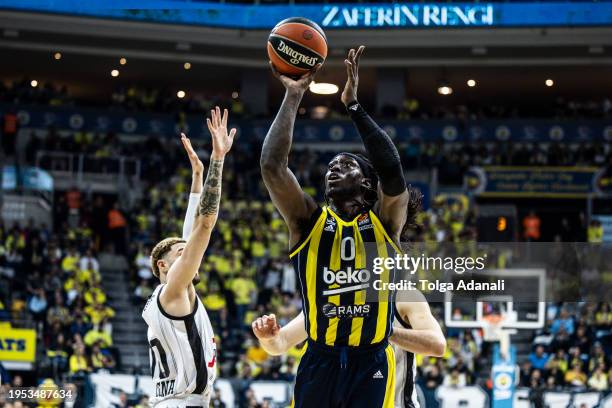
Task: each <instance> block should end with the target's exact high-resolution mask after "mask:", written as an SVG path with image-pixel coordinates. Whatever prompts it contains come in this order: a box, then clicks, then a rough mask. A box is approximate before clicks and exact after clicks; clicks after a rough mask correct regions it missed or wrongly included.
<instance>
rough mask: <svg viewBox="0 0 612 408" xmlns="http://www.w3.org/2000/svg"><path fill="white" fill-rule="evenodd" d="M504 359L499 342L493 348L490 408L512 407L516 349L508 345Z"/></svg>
mask: <svg viewBox="0 0 612 408" xmlns="http://www.w3.org/2000/svg"><path fill="white" fill-rule="evenodd" d="M508 354H509V355H508V356H506V358H505V359H504V358H503V357H502V355H501V353H500V349H499V344H496V345H495V347H494V348H493V369H492V375H491V377H492V378H493V403H492V404H491V407H492V408H512V405H513V400H514V388H515V383H516V349H515V347H514V346H510V351H509V353H508Z"/></svg>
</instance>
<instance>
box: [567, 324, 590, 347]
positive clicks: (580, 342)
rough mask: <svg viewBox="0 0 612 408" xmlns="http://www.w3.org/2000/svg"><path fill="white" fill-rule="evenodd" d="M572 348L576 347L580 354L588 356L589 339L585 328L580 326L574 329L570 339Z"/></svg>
mask: <svg viewBox="0 0 612 408" xmlns="http://www.w3.org/2000/svg"><path fill="white" fill-rule="evenodd" d="M572 346H573V347H578V348H579V349H580V353H581V354H588V353H589V352H590V351H591V339H590V337H589V336H588V335H587V328H586V326H585V325H583V324H581V325H579V326H578V328H577V329H576V333H574V336H573V338H572Z"/></svg>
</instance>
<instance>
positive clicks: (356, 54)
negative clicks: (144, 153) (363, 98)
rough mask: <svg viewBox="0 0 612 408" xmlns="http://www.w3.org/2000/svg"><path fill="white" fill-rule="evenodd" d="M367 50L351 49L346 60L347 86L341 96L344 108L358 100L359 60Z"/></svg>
mask: <svg viewBox="0 0 612 408" xmlns="http://www.w3.org/2000/svg"><path fill="white" fill-rule="evenodd" d="M364 50H365V46H363V45H361V46H359V48H358V49H357V51H355V49H354V48H351V49H350V51H349V53H348V56H347V57H346V59H345V60H344V66H346V76H347V78H346V84H345V85H344V90H343V91H342V95H341V96H340V100H341V101H342V103H343V104H344V106H348V105H349V103H351V102H353V101H356V100H357V87H358V86H359V58H361V54H363V51H364Z"/></svg>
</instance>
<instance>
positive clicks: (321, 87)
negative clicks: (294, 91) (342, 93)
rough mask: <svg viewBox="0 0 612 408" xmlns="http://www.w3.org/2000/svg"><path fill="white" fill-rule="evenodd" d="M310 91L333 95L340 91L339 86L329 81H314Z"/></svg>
mask: <svg viewBox="0 0 612 408" xmlns="http://www.w3.org/2000/svg"><path fill="white" fill-rule="evenodd" d="M309 88H310V92H312V93H315V94H319V95H333V94H335V93H337V92H338V86H337V85H334V84H330V83H327V82H314V81H313V82H312V83H311V84H310V87H309Z"/></svg>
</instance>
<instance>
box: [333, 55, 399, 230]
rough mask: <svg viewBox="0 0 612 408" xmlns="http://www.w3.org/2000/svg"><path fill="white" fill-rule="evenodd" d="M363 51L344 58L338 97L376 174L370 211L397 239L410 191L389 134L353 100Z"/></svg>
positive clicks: (355, 97) (355, 94) (355, 99)
mask: <svg viewBox="0 0 612 408" xmlns="http://www.w3.org/2000/svg"><path fill="white" fill-rule="evenodd" d="M364 50H365V47H364V46H363V45H362V46H360V47H359V48H358V49H357V51H355V50H354V49H351V50H350V51H349V54H348V57H347V58H346V59H345V60H344V65H345V66H346V73H347V81H346V85H345V86H344V91H343V92H342V96H341V99H342V103H344V106H346V109H347V112H348V114H349V116H350V117H351V119H352V120H353V123H354V124H355V127H356V128H357V131H358V133H359V136H360V137H361V140H362V141H363V145H364V147H365V149H366V151H367V153H368V156H369V159H370V162H371V163H372V167H373V168H374V170H375V171H376V174H377V176H378V183H379V186H378V189H379V194H378V196H379V199H378V202H377V203H376V205H375V207H374V210H375V211H376V212H377V213H378V215H379V216H380V218H381V221H382V222H383V223H384V224H385V226H386V227H387V228H388V229H389V234H390V235H391V237H392V238H393V239H394V240H395V241H396V242H399V238H400V234H401V232H402V229H403V227H404V224H405V223H406V218H407V210H408V202H409V199H410V194H409V192H408V189H407V188H406V181H405V179H404V171H403V169H402V163H401V161H400V156H399V152H398V151H397V148H396V147H395V145H394V144H393V141H392V140H391V138H390V137H389V135H388V134H387V133H386V132H385V131H384V130H382V129H381V128H380V126H378V125H377V124H376V122H374V120H373V119H372V118H371V117H370V115H368V113H367V112H366V111H365V109H363V107H362V106H361V105H360V104H359V102H358V101H357V88H358V85H359V59H360V57H361V54H363V51H364Z"/></svg>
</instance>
